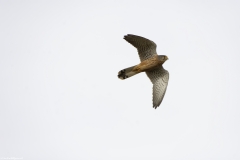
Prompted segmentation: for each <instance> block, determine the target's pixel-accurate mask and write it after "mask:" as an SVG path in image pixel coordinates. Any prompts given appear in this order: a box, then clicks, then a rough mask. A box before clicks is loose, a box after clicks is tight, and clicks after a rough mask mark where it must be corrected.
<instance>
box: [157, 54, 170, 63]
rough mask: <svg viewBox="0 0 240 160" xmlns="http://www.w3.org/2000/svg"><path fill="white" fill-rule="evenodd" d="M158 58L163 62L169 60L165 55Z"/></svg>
mask: <svg viewBox="0 0 240 160" xmlns="http://www.w3.org/2000/svg"><path fill="white" fill-rule="evenodd" d="M158 59H159V60H160V61H161V62H162V64H163V63H164V62H165V61H166V60H168V57H167V56H165V55H158Z"/></svg>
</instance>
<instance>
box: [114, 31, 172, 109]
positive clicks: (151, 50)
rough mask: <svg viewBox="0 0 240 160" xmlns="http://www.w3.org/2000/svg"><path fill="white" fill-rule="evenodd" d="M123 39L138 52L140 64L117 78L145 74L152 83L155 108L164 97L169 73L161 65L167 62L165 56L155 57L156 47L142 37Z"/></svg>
mask: <svg viewBox="0 0 240 160" xmlns="http://www.w3.org/2000/svg"><path fill="white" fill-rule="evenodd" d="M124 39H125V40H126V41H127V42H128V43H130V44H132V45H133V46H134V47H136V48H137V50H138V55H139V57H140V60H141V63H140V64H138V65H135V66H132V67H129V68H125V69H123V70H121V71H119V72H118V78H120V79H122V80H123V79H126V78H129V77H132V76H134V75H136V74H138V73H141V72H146V74H147V76H148V78H149V79H150V80H151V82H152V83H153V108H155V109H156V108H157V107H158V106H159V105H160V104H161V102H162V100H163V97H164V95H165V92H166V89H167V85H168V79H169V73H168V71H167V70H165V69H164V68H163V66H162V65H163V63H164V62H165V61H166V60H168V57H167V56H165V55H157V52H156V48H157V45H156V44H155V43H154V42H153V41H151V40H149V39H146V38H144V37H140V36H136V35H132V34H128V35H126V36H124Z"/></svg>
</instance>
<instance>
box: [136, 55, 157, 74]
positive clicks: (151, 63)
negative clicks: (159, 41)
mask: <svg viewBox="0 0 240 160" xmlns="http://www.w3.org/2000/svg"><path fill="white" fill-rule="evenodd" d="M159 64H160V63H159V60H158V59H157V57H153V58H150V59H147V60H145V61H142V62H141V63H140V64H138V65H136V66H135V67H134V68H133V71H137V72H145V71H147V70H151V69H154V68H155V67H157V66H158V65H159Z"/></svg>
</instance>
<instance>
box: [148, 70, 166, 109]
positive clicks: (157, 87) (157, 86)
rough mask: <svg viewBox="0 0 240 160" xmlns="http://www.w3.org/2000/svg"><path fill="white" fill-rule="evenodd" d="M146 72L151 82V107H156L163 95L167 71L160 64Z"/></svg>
mask: <svg viewBox="0 0 240 160" xmlns="http://www.w3.org/2000/svg"><path fill="white" fill-rule="evenodd" d="M146 74H147V76H148V77H149V78H150V80H151V82H152V83H153V108H155V109H156V108H157V107H158V106H159V105H160V104H161V102H162V100H163V97H164V95H165V92H166V89H167V85H168V80H169V73H168V71H167V70H165V69H164V68H163V67H162V66H160V67H158V68H156V69H154V70H150V71H146Z"/></svg>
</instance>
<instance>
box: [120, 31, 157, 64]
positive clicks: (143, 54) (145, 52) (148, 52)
mask: <svg viewBox="0 0 240 160" xmlns="http://www.w3.org/2000/svg"><path fill="white" fill-rule="evenodd" d="M124 39H125V40H126V41H127V42H129V43H130V44H132V45H133V46H134V47H136V48H137V50H138V54H139V57H140V60H141V61H144V60H146V59H148V58H151V57H153V56H155V55H156V54H157V52H156V48H157V45H156V44H155V43H154V42H153V41H151V40H149V39H147V38H144V37H140V36H136V35H132V34H128V35H126V36H124Z"/></svg>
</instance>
